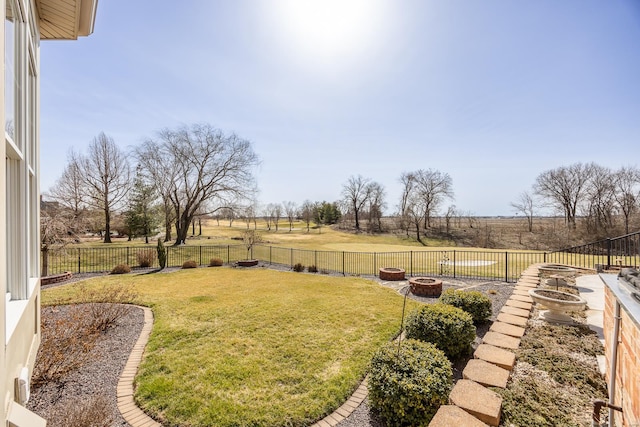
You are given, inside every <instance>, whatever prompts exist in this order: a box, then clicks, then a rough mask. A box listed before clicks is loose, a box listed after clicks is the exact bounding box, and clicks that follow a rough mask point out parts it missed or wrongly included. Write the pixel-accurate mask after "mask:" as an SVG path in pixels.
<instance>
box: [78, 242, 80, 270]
mask: <svg viewBox="0 0 640 427" xmlns="http://www.w3.org/2000/svg"><path fill="white" fill-rule="evenodd" d="M78 274H80V248H78Z"/></svg>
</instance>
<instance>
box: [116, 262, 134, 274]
mask: <svg viewBox="0 0 640 427" xmlns="http://www.w3.org/2000/svg"><path fill="white" fill-rule="evenodd" d="M126 273H131V267H129V266H128V265H127V264H118V265H116V266H115V267H113V269H112V270H111V274H126Z"/></svg>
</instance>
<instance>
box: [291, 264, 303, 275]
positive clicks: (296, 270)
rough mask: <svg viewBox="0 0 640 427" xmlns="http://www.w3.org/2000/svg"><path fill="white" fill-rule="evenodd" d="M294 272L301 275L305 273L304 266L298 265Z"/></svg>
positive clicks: (295, 266)
mask: <svg viewBox="0 0 640 427" xmlns="http://www.w3.org/2000/svg"><path fill="white" fill-rule="evenodd" d="M293 271H295V272H298V273H301V272H303V271H304V265H302V264H300V263H297V264H295V265H294V266H293Z"/></svg>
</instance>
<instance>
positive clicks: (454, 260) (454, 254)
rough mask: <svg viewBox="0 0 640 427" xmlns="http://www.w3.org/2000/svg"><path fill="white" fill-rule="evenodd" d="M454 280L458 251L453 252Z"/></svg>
mask: <svg viewBox="0 0 640 427" xmlns="http://www.w3.org/2000/svg"><path fill="white" fill-rule="evenodd" d="M453 278H454V279H455V278H456V250H455V249H454V250H453Z"/></svg>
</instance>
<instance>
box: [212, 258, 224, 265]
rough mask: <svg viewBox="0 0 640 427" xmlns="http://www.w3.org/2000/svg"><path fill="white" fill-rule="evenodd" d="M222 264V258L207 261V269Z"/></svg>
mask: <svg viewBox="0 0 640 427" xmlns="http://www.w3.org/2000/svg"><path fill="white" fill-rule="evenodd" d="M223 264H224V261H223V260H222V258H211V260H210V261H209V267H221V266H222V265H223Z"/></svg>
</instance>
